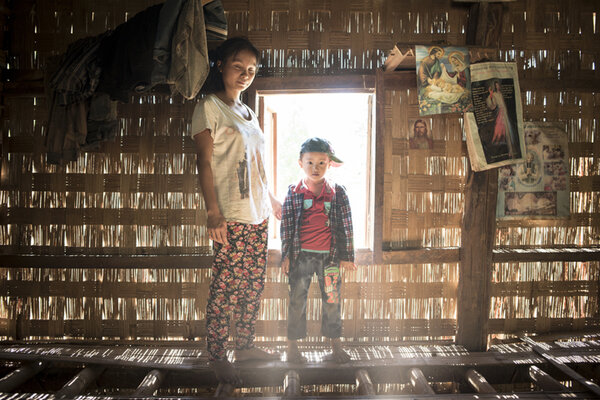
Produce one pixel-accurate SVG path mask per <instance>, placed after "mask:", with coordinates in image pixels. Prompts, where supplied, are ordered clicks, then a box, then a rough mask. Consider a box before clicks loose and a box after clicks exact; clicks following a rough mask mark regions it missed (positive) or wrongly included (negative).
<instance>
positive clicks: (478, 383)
mask: <svg viewBox="0 0 600 400" xmlns="http://www.w3.org/2000/svg"><path fill="white" fill-rule="evenodd" d="M465 377H466V378H467V382H469V385H471V386H472V387H473V389H475V390H476V391H477V393H496V389H494V388H493V387H492V385H490V384H489V383H488V381H487V380H486V379H485V378H484V377H483V375H481V374H480V373H479V372H477V370H474V369H472V368H471V369H469V370H468V371H467V372H466V373H465Z"/></svg>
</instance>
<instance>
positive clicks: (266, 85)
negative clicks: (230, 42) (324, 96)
mask: <svg viewBox="0 0 600 400" xmlns="http://www.w3.org/2000/svg"><path fill="white" fill-rule="evenodd" d="M374 88H375V76H373V75H358V74H356V75H351V74H348V75H326V76H322V75H310V76H286V77H284V78H280V77H258V78H256V79H255V80H254V82H252V85H251V86H250V87H249V88H248V91H249V92H252V91H256V92H257V93H259V94H271V93H275V94H282V93H309V92H324V91H334V92H347V91H349V90H352V91H365V92H372V91H373V89H374Z"/></svg>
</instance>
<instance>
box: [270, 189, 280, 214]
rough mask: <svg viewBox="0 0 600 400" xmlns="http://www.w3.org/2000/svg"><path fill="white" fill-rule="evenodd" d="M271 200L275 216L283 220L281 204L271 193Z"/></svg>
mask: <svg viewBox="0 0 600 400" xmlns="http://www.w3.org/2000/svg"><path fill="white" fill-rule="evenodd" d="M269 198H270V199H271V208H273V215H274V216H275V218H277V219H281V202H280V201H279V200H277V198H276V197H275V196H273V195H272V194H271V193H270V192H269Z"/></svg>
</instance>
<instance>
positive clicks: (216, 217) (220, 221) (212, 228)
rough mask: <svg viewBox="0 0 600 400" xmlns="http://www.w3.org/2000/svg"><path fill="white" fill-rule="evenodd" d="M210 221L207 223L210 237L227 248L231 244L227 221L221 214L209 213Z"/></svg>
mask: <svg viewBox="0 0 600 400" xmlns="http://www.w3.org/2000/svg"><path fill="white" fill-rule="evenodd" d="M207 215H208V220H207V221H206V228H207V230H208V237H209V238H210V239H211V240H213V241H215V242H217V243H221V244H223V245H225V246H227V245H228V244H229V242H228V241H227V221H225V217H223V215H222V214H221V213H220V212H217V213H211V212H210V211H209V212H208V213H207Z"/></svg>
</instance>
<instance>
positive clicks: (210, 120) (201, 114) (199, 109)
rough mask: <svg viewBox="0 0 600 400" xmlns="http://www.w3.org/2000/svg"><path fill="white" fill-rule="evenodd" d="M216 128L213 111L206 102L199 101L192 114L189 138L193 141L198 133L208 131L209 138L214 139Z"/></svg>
mask: <svg viewBox="0 0 600 400" xmlns="http://www.w3.org/2000/svg"><path fill="white" fill-rule="evenodd" d="M216 126H217V122H216V114H215V112H214V110H213V109H212V107H211V106H210V104H209V103H208V102H207V101H205V100H201V101H200V102H199V103H198V104H196V107H195V108H194V113H193V114H192V129H191V131H190V137H192V139H193V138H194V136H196V135H197V134H198V133H200V132H202V131H204V130H206V129H208V130H209V131H210V136H211V137H212V138H213V139H214V138H215V130H216Z"/></svg>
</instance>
